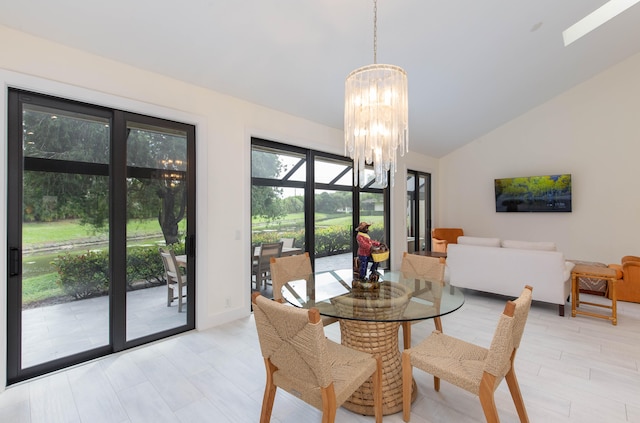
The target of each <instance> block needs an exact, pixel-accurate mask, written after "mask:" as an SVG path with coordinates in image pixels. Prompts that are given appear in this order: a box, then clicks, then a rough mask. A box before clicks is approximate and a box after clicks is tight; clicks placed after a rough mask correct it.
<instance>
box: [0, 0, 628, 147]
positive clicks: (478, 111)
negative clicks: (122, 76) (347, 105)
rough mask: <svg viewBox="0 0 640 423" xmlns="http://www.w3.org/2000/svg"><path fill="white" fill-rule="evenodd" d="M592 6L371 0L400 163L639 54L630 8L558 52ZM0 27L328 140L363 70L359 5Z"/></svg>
mask: <svg viewBox="0 0 640 423" xmlns="http://www.w3.org/2000/svg"><path fill="white" fill-rule="evenodd" d="M605 2H606V0H521V1H514V0H379V4H378V63H389V64H394V65H398V66H401V67H403V68H404V69H405V70H406V71H407V74H408V78H409V110H410V116H409V140H410V142H409V149H410V150H412V151H417V152H420V153H423V154H429V155H431V156H434V157H442V156H443V155H445V154H447V153H449V152H451V151H453V150H455V149H456V148H458V147H460V146H462V145H464V144H465V143H468V142H470V141H472V140H474V139H475V138H477V137H479V136H481V135H483V134H486V133H487V132H489V131H491V130H492V129H494V128H496V127H497V126H499V125H501V124H503V123H505V122H507V121H509V120H511V119H513V118H515V117H516V116H518V115H520V114H522V113H524V112H526V111H527V110H529V109H531V108H533V107H535V106H537V105H539V104H541V103H543V102H545V101H547V100H549V99H551V98H552V97H554V96H556V95H558V94H560V93H562V92H563V91H565V90H567V89H569V88H571V87H573V86H575V85H576V84H579V83H580V82H582V81H585V80H586V79H588V78H590V77H592V76H594V75H595V74H597V73H599V72H600V71H602V70H604V69H606V68H607V67H609V66H611V65H613V64H616V63H618V62H620V61H622V60H623V59H625V58H627V57H629V56H631V55H633V54H635V53H638V52H640V4H638V5H636V6H633V7H632V8H631V9H629V10H627V11H626V12H624V13H623V14H621V15H619V16H618V17H616V18H614V19H613V20H612V21H610V22H609V23H607V24H605V25H604V26H602V27H600V28H599V29H597V30H596V31H594V32H592V33H590V34H588V35H587V36H585V37H583V38H582V39H580V40H578V41H577V42H575V43H573V44H572V45H570V46H569V47H564V46H563V41H562V31H563V30H564V29H566V28H567V27H569V26H570V25H572V24H573V23H575V22H576V21H578V20H579V19H581V18H582V17H584V16H586V15H587V14H588V13H590V12H592V11H593V10H595V9H596V8H598V7H599V6H601V5H602V4H604V3H605ZM0 24H3V25H6V26H8V27H11V28H15V29H18V30H21V31H24V32H27V33H31V34H34V35H37V36H41V37H45V38H47V39H50V40H53V41H57V42H59V43H62V44H66V45H69V46H72V47H76V48H78V49H81V50H85V51H88V52H92V53H95V54H98V55H101V56H104V57H107V58H111V59H114V60H117V61H120V62H124V63H128V64H131V65H133V66H136V67H139V68H143V69H148V70H151V71H154V72H158V73H161V74H164V75H167V76H170V77H173V78H176V79H180V80H184V81H187V82H190V83H193V84H196V85H199V86H202V87H207V88H211V89H213V90H215V91H218V92H221V93H225V94H229V95H232V96H235V97H239V98H242V99H246V100H248V101H251V102H254V103H258V104H261V105H264V106H267V107H270V108H273V109H277V110H281V111H284V112H287V113H290V114H293V115H297V116H301V117H304V118H307V119H309V120H312V121H316V122H319V123H321V124H325V125H328V126H331V127H335V128H340V129H341V128H342V126H343V112H344V110H343V101H344V80H345V78H346V76H347V74H349V72H350V71H352V70H353V69H355V68H358V67H360V66H364V65H367V64H370V63H372V62H373V3H372V0H227V1H224V0H188V1H177V0H109V1H101V2H98V1H88V0H56V1H51V0H21V1H16V0H0ZM159 89H161V87H159Z"/></svg>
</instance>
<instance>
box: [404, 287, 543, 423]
mask: <svg viewBox="0 0 640 423" xmlns="http://www.w3.org/2000/svg"><path fill="white" fill-rule="evenodd" d="M531 291H532V288H531V287H530V286H528V285H527V286H525V288H524V289H523V290H522V293H521V294H520V297H518V298H517V299H515V300H514V301H508V302H507V304H506V305H505V308H504V311H503V313H502V315H501V316H500V319H499V320H498V326H497V328H496V331H495V332H494V335H493V340H492V341H491V346H490V347H489V349H486V348H483V347H480V346H478V345H474V344H470V343H468V342H466V341H463V340H460V339H457V338H453V337H451V336H447V335H445V334H443V333H442V332H440V331H437V330H436V331H434V332H433V333H432V334H431V335H429V337H428V338H427V339H425V340H424V341H423V342H421V343H420V344H419V345H418V346H416V347H414V348H411V349H408V350H405V351H403V352H402V411H403V415H402V417H403V419H404V421H405V422H408V421H409V418H410V413H411V385H412V376H413V375H412V373H413V372H412V369H413V367H417V368H419V369H421V370H424V371H425V372H427V373H430V374H432V375H433V385H434V389H435V390H436V391H439V390H440V379H444V380H446V381H448V382H450V383H452V384H454V385H456V386H458V387H459V388H462V389H464V390H466V391H469V392H471V393H472V394H475V395H477V396H478V397H479V398H480V405H481V406H482V410H483V412H484V416H485V418H486V420H487V422H488V423H494V422H496V423H497V422H499V421H500V418H499V417H498V410H497V408H496V403H495V400H494V392H495V390H496V389H497V388H498V385H500V382H502V379H506V380H507V385H508V386H509V391H510V392H511V397H512V398H513V402H514V404H515V407H516V411H517V412H518V416H519V417H520V421H521V422H528V421H529V417H528V416H527V411H526V409H525V406H524V402H523V400H522V394H521V393H520V387H519V386H518V380H517V379H516V373H515V368H514V365H513V363H514V360H515V356H516V351H517V349H518V347H519V346H520V340H521V339H522V333H523V332H524V326H525V323H526V322H527V316H528V315H529V309H530V308H531Z"/></svg>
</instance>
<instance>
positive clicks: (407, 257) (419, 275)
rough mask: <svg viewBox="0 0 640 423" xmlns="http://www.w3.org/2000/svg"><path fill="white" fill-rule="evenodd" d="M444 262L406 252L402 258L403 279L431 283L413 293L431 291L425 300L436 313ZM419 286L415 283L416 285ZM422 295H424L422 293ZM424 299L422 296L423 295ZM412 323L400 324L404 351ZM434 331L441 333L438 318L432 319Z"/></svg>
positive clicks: (442, 279)
mask: <svg viewBox="0 0 640 423" xmlns="http://www.w3.org/2000/svg"><path fill="white" fill-rule="evenodd" d="M444 266H445V265H444V262H443V260H441V259H439V258H437V257H428V256H421V255H418V254H409V253H407V252H406V251H405V252H404V255H403V256H402V264H401V265H400V272H401V273H402V276H403V277H404V278H416V279H422V280H426V281H429V282H431V284H430V285H429V286H428V287H425V288H422V287H421V286H416V289H415V291H421V290H425V289H429V290H431V294H432V295H431V296H430V298H429V296H428V295H427V297H426V298H425V299H430V300H431V301H432V303H433V306H434V308H435V309H437V310H436V311H438V310H439V309H440V298H441V296H442V287H443V285H444ZM418 284H420V282H419V281H416V285H418ZM423 294H424V293H423ZM423 297H424V295H423ZM412 323H414V322H402V340H403V344H404V349H405V350H406V349H409V348H411V324H412ZM433 323H434V324H435V326H436V329H437V330H439V331H440V332H442V321H441V320H440V316H437V317H434V318H433Z"/></svg>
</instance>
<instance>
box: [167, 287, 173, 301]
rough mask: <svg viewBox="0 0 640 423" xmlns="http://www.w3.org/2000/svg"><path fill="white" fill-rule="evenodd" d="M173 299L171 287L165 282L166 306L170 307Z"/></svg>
mask: <svg viewBox="0 0 640 423" xmlns="http://www.w3.org/2000/svg"><path fill="white" fill-rule="evenodd" d="M172 301H173V288H171V285H169V282H167V307H171V302H172Z"/></svg>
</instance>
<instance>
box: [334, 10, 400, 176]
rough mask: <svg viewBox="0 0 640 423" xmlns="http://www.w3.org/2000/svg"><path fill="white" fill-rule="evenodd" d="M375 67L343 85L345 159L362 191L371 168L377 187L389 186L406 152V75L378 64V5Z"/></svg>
mask: <svg viewBox="0 0 640 423" xmlns="http://www.w3.org/2000/svg"><path fill="white" fill-rule="evenodd" d="M373 25H374V26H373V27H374V35H373V57H374V64H372V65H367V66H364V67H361V68H359V69H356V70H354V71H353V72H351V73H350V74H349V76H347V79H346V82H345V109H344V131H345V155H346V154H347V153H348V154H349V156H350V157H351V158H352V159H353V164H354V169H353V182H354V185H358V182H359V184H360V186H361V187H364V186H365V185H366V184H367V180H366V179H365V166H366V165H367V164H368V165H371V164H373V168H374V173H375V181H376V185H379V186H381V187H386V186H387V185H388V180H387V173H388V172H389V171H390V172H391V185H392V186H393V183H394V174H395V172H396V171H397V150H398V148H400V155H402V156H404V153H405V152H406V151H408V148H409V130H408V123H409V119H408V95H407V74H406V72H405V71H404V70H403V69H402V68H400V67H398V66H394V65H383V64H377V63H376V60H377V3H376V2H375V1H374V22H373Z"/></svg>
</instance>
